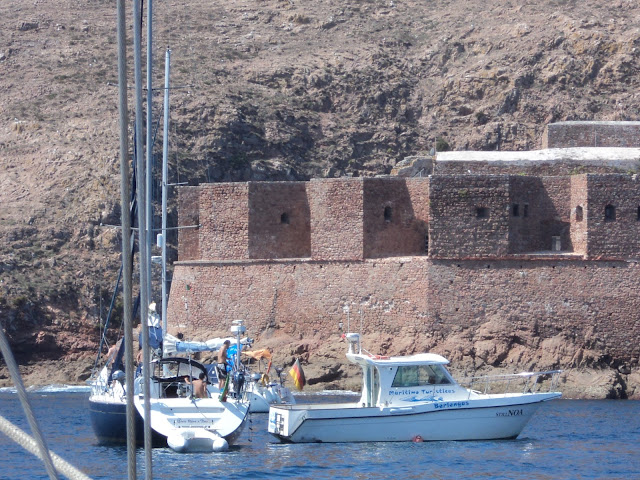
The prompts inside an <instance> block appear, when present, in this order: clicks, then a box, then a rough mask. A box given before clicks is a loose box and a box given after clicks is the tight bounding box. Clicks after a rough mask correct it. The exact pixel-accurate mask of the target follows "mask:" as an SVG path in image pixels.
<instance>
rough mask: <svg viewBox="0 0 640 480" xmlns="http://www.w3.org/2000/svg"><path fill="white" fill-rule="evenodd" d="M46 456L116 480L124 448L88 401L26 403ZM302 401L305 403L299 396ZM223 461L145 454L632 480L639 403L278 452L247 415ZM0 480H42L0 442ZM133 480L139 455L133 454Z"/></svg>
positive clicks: (169, 470) (246, 470)
mask: <svg viewBox="0 0 640 480" xmlns="http://www.w3.org/2000/svg"><path fill="white" fill-rule="evenodd" d="M29 398H30V401H31V403H32V407H33V409H34V410H35V412H36V415H37V418H38V421H39V424H40V428H41V430H42V431H43V434H44V436H45V438H46V441H47V443H48V445H49V448H50V449H51V450H52V451H54V452H55V453H57V454H58V455H60V456H61V457H62V458H64V459H65V460H67V461H68V462H70V463H72V464H73V465H75V466H76V467H77V468H79V469H81V470H82V471H83V472H84V473H86V474H87V475H88V476H90V477H92V478H95V479H126V477H127V465H126V458H127V452H126V448H125V447H108V446H101V445H98V444H97V442H96V439H95V437H94V435H93V431H92V429H91V425H90V423H89V416H88V401H87V398H88V392H86V391H74V390H69V389H60V388H52V389H49V390H48V391H38V392H31V393H30V394H29ZM300 400H301V401H304V402H308V401H311V400H313V397H310V396H305V397H302V398H300ZM0 415H2V416H4V417H5V418H7V419H8V420H10V421H11V422H13V423H14V424H16V425H18V426H19V427H21V428H23V429H24V430H27V431H29V427H28V423H27V421H26V419H25V417H24V414H23V411H22V408H21V406H20V402H19V400H18V396H17V395H16V394H15V393H11V392H9V391H6V390H5V391H0ZM251 420H252V421H251V424H250V425H249V427H250V428H247V429H245V431H244V433H243V435H242V437H241V438H240V441H239V443H238V445H236V446H234V447H232V449H231V450H230V451H229V452H225V453H213V454H188V455H184V454H177V453H174V452H173V451H172V450H170V449H168V448H157V449H154V450H153V478H156V479H182V478H192V479H210V478H226V479H244V478H246V479H275V478H288V479H327V480H338V479H363V480H364V479H367V480H369V479H380V480H382V479H385V480H387V479H393V480H403V479H427V478H428V479H435V480H448V479H462V478H474V479H505V480H506V479H509V480H511V479H533V480H547V479H548V480H552V479H553V480H555V479H607V480H611V479H620V480H622V479H624V480H628V479H640V447H639V445H640V402H635V401H613V400H602V401H576V400H556V401H552V402H548V403H546V404H543V405H542V407H541V408H540V409H539V410H538V412H537V413H536V415H535V416H534V417H533V419H532V420H531V422H530V423H529V424H528V425H527V427H526V428H525V430H524V431H523V432H522V434H521V435H520V437H518V439H516V440H503V441H482V442H432V443H358V444H301V445H288V444H279V443H275V442H277V441H276V440H275V439H272V437H270V436H269V434H267V433H266V428H267V415H266V414H256V415H253V416H252V419H251ZM0 452H1V453H0V479H3V480H4V479H47V478H48V476H47V474H46V471H45V469H44V466H43V465H42V463H41V462H40V461H39V460H38V459H36V458H35V457H33V456H31V455H30V454H29V453H27V452H26V451H24V450H23V449H22V448H21V447H20V446H18V445H17V444H15V443H13V442H12V441H11V440H9V439H8V438H7V437H5V436H4V435H3V434H1V433H0ZM138 460H139V461H138V478H144V451H143V450H142V449H139V450H138Z"/></svg>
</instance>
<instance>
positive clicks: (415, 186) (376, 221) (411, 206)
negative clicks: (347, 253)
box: [363, 178, 429, 258]
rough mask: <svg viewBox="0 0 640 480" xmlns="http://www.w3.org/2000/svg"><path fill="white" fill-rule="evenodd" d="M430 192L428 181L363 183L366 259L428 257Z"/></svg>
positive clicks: (371, 181) (424, 179)
mask: <svg viewBox="0 0 640 480" xmlns="http://www.w3.org/2000/svg"><path fill="white" fill-rule="evenodd" d="M408 183H410V184H411V186H412V189H410V188H409V186H408ZM428 192H429V179H428V178H419V179H414V180H413V181H409V182H407V181H406V179H403V178H367V179H364V201H363V204H364V239H363V240H364V257H365V258H382V257H393V256H399V255H424V254H425V235H426V233H427V216H426V215H427V214H428V213H427V212H428V195H429V194H428ZM412 193H413V196H412ZM421 202H422V204H421ZM425 203H426V205H425ZM416 209H417V211H418V213H417V214H416Z"/></svg>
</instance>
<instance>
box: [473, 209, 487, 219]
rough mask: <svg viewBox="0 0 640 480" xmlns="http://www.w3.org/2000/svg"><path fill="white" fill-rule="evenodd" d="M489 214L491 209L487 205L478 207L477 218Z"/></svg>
mask: <svg viewBox="0 0 640 480" xmlns="http://www.w3.org/2000/svg"><path fill="white" fill-rule="evenodd" d="M488 216H489V209H488V208H487V207H476V217H477V218H487V217H488Z"/></svg>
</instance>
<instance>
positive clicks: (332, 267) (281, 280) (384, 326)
mask: <svg viewBox="0 0 640 480" xmlns="http://www.w3.org/2000/svg"><path fill="white" fill-rule="evenodd" d="M425 264H426V258H425V257H413V258H411V259H406V260H404V261H395V260H390V259H384V260H380V261H378V260H366V261H362V262H347V261H333V262H331V261H329V262H314V261H311V260H279V261H273V262H260V261H245V262H237V263H234V262H226V263H224V262H216V263H206V262H188V263H178V264H176V266H175V270H174V276H173V282H172V287H171V295H170V297H169V313H168V317H169V318H170V319H171V323H172V324H173V325H184V328H185V329H189V328H191V329H203V328H205V329H210V330H211V331H212V332H222V333H223V334H225V335H226V332H227V331H228V329H229V326H230V325H231V321H232V320H235V319H244V320H245V321H246V324H247V326H248V328H249V331H250V335H262V334H264V333H265V332H266V331H268V330H269V331H271V332H272V333H284V334H286V335H289V336H291V338H299V339H301V340H302V339H304V338H305V337H309V336H315V335H321V336H324V337H326V338H327V341H331V340H330V339H331V335H333V334H335V337H334V340H337V339H338V335H339V333H340V332H339V331H338V324H339V323H340V322H343V323H344V328H345V329H346V328H347V318H346V316H345V314H344V311H343V308H344V307H349V308H350V310H351V315H352V325H351V326H352V327H353V328H355V327H356V326H357V325H359V324H360V316H359V314H358V313H357V312H358V309H360V308H362V310H363V321H364V323H365V329H366V331H367V332H388V333H389V334H390V335H399V336H407V337H408V338H411V337H412V336H413V335H415V333H416V332H417V331H419V330H420V329H421V328H422V326H421V320H420V319H421V318H423V317H424V316H425V315H427V310H428V306H427V303H426V302H427V298H426V296H425V294H424V292H425V286H426V285H427V280H426V273H427V269H426V268H425ZM185 304H186V305H187V308H185Z"/></svg>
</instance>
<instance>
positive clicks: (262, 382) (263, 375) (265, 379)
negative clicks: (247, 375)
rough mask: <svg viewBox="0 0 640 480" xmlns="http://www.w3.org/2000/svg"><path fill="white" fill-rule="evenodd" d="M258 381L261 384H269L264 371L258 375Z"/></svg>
mask: <svg viewBox="0 0 640 480" xmlns="http://www.w3.org/2000/svg"><path fill="white" fill-rule="evenodd" d="M260 383H261V384H262V385H265V386H266V385H269V375H267V374H266V373H263V374H262V376H261V377H260Z"/></svg>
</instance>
